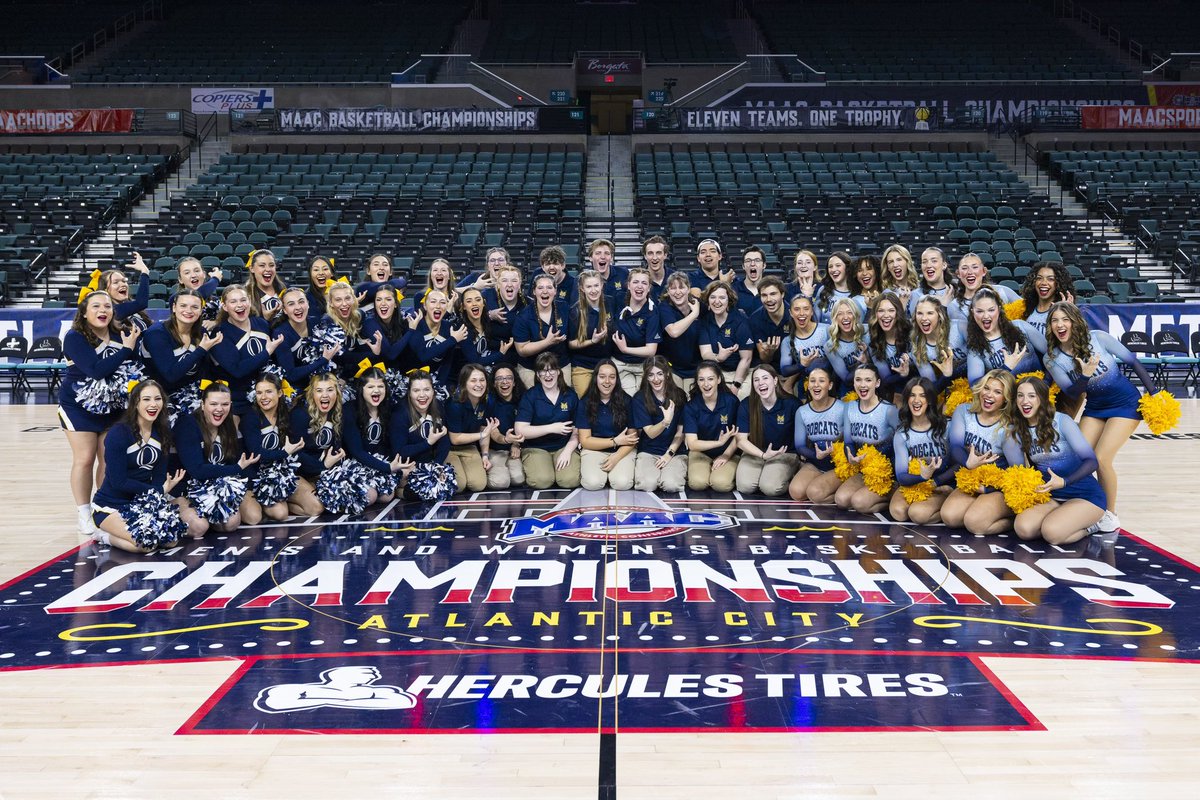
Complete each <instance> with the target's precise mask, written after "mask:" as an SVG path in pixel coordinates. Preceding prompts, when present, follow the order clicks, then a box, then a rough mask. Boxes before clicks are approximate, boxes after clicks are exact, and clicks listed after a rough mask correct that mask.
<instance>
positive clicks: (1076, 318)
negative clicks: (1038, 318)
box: [1046, 302, 1092, 361]
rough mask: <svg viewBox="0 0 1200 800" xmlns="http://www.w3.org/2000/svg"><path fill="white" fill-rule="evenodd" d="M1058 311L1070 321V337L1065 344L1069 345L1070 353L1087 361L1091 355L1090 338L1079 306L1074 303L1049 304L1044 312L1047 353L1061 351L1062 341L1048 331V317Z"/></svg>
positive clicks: (1051, 353) (1052, 353)
mask: <svg viewBox="0 0 1200 800" xmlns="http://www.w3.org/2000/svg"><path fill="white" fill-rule="evenodd" d="M1058 311H1061V312H1062V313H1063V315H1064V316H1065V317H1066V318H1067V319H1068V320H1070V322H1071V338H1070V339H1068V340H1067V344H1068V345H1070V347H1071V351H1072V352H1071V354H1072V355H1073V356H1075V358H1081V359H1083V360H1084V361H1087V360H1088V359H1089V358H1091V357H1092V339H1091V335H1090V331H1089V330H1088V325H1087V321H1086V320H1085V319H1084V318H1083V314H1081V313H1080V312H1079V307H1078V306H1076V305H1075V304H1074V303H1066V302H1058V303H1055V304H1054V305H1052V306H1050V310H1049V311H1047V312H1046V353H1047V355H1049V356H1051V357H1053V356H1054V354H1055V353H1059V352H1062V343H1061V342H1059V341H1058V337H1057V336H1055V335H1054V334H1053V333H1052V332H1051V331H1050V318H1051V317H1053V316H1054V314H1055V312H1058Z"/></svg>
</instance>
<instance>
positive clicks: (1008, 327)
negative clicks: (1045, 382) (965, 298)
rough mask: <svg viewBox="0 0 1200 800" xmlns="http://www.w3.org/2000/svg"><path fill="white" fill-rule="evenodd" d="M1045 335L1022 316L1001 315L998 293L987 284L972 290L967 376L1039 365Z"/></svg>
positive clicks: (1030, 369) (971, 378)
mask: <svg viewBox="0 0 1200 800" xmlns="http://www.w3.org/2000/svg"><path fill="white" fill-rule="evenodd" d="M1045 352H1046V337H1044V336H1042V335H1041V334H1040V333H1038V332H1037V331H1035V330H1034V329H1033V327H1032V326H1031V325H1030V324H1029V323H1028V322H1025V321H1024V320H1017V321H1016V322H1012V321H1010V320H1009V319H1008V317H1006V316H1005V315H1004V309H1003V308H1002V307H1001V302H1000V296H999V295H997V294H996V292H995V291H994V290H992V289H991V288H990V287H985V288H983V289H980V290H979V291H978V292H976V293H975V301H974V302H973V303H972V304H971V318H970V320H969V321H968V322H967V379H968V380H969V381H971V383H975V382H976V381H978V380H979V379H980V378H981V377H983V374H984V373H985V372H987V371H988V370H992V369H1007V370H1008V371H1009V372H1011V373H1012V374H1013V375H1020V374H1022V373H1025V372H1034V371H1036V370H1039V369H1041V367H1042V356H1043V355H1044V354H1045Z"/></svg>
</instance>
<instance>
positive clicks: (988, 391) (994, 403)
mask: <svg viewBox="0 0 1200 800" xmlns="http://www.w3.org/2000/svg"><path fill="white" fill-rule="evenodd" d="M1015 388H1016V379H1015V378H1013V376H1012V373H1011V372H1009V371H1008V370H1005V369H994V370H991V371H990V372H988V373H987V374H986V375H984V376H983V378H981V379H980V380H979V381H977V382H976V383H975V384H974V385H973V386H972V387H971V390H972V392H973V393H974V398H973V400H972V402H971V405H970V406H967V405H966V404H963V405H961V406H959V407H958V408H956V409H954V416H953V417H951V419H950V456H951V458H953V459H954V462H955V463H956V464H957V465H958V466H960V467H965V468H966V469H975V468H976V467H980V466H982V465H984V464H995V465H996V466H998V467H1005V466H1007V464H1006V463H1005V461H1004V440H1005V439H1006V438H1007V436H1008V431H1009V428H1010V427H1011V424H1012V414H1013V396H1014V391H1015ZM1012 516H1013V514H1012V510H1011V509H1010V508H1009V507H1008V506H1007V505H1005V503H1004V495H1003V494H1001V493H1000V492H996V491H990V490H989V491H984V492H980V493H979V494H978V495H972V494H967V493H966V492H963V491H962V490H960V489H958V488H955V490H954V491H953V492H951V493H950V496H949V497H947V498H946V502H945V503H944V504H942V522H944V523H946V524H947V525H949V526H950V527H952V528H966V529H967V530H969V531H970V532H971V533H973V534H975V535H976V536H984V535H994V534H998V533H1004V532H1006V531H1007V530H1008V529H1009V528H1010V527H1011V526H1012Z"/></svg>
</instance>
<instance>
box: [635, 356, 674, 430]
mask: <svg viewBox="0 0 1200 800" xmlns="http://www.w3.org/2000/svg"><path fill="white" fill-rule="evenodd" d="M655 367H658V368H659V369H661V370H662V371H663V376H664V377H665V378H666V380H665V381H664V382H663V395H665V397H666V399H667V400H669V401H670V402H672V403H674V404H675V419H676V420H682V419H683V416H682V415H683V406H684V404H686V403H687V394H686V393H685V392H684V391H683V389H680V388H679V384H677V383H675V371H674V370H673V369H671V362H670V361H668V360H667V358H666V356H657V355H655V356H650V357H649V358H647V359H646V360H645V361H643V362H642V388H640V389H638V392H637V395H636V399H637V401H638V402H640V403H641V404H642V407H643V408H645V409H646V411H648V412H649V413H650V416H651V417H653V416H654V412H655V411H656V410H657V409H658V403H657V401H655V399H654V389H652V388H651V387H650V381H649V377H650V370H652V369H654V368H655Z"/></svg>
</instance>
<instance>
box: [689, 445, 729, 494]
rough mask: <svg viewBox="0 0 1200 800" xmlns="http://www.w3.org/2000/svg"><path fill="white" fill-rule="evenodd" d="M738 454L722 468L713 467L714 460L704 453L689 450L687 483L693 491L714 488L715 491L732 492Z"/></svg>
mask: <svg viewBox="0 0 1200 800" xmlns="http://www.w3.org/2000/svg"><path fill="white" fill-rule="evenodd" d="M737 465H738V455H737V453H734V454H733V458H731V459H729V460H728V461H726V462H725V464H724V465H722V467H721V468H720V469H713V460H712V459H711V458H709V457H708V456H706V455H704V453H697V452H689V453H688V461H687V483H688V488H689V489H691V490H692V491H695V492H699V491H703V490H705V489H712V490H713V491H714V492H732V491H733V484H734V480H735V477H736V475H737Z"/></svg>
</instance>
